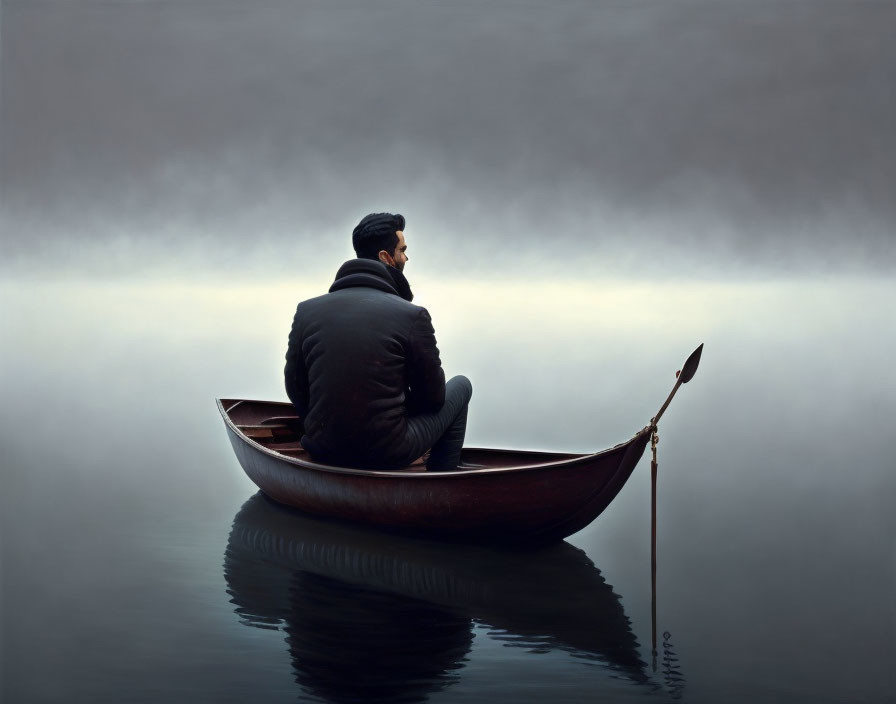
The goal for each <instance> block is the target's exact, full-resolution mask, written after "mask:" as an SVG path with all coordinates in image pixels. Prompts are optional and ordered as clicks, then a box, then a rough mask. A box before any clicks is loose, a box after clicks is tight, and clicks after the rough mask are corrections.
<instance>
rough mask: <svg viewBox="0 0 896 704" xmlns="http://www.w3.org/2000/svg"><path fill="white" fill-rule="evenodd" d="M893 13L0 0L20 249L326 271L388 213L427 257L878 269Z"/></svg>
mask: <svg viewBox="0 0 896 704" xmlns="http://www.w3.org/2000/svg"><path fill="white" fill-rule="evenodd" d="M894 27H896V4H894V3H892V2H878V3H875V2H861V1H857V0H850V1H848V2H847V1H846V0H838V1H835V2H830V1H824V0H813V1H812V2H801V1H788V2H763V1H755V2H754V1H751V2H721V3H720V2H715V1H713V2H709V1H705V2H704V1H700V2H696V1H695V2H685V1H673V2H659V1H657V2H649V1H647V0H632V1H630V2H606V1H600V0H591V1H578V0H570V1H560V2H551V3H547V2H531V1H528V0H500V1H496V2H486V3H483V2H472V1H466V0H454V1H451V2H447V1H446V2H433V1H426V0H414V1H413V2H411V1H402V0H383V1H379V2H364V3H361V2H355V1H353V2H345V1H342V0H326V1H325V2H324V1H323V0H321V1H312V2H292V1H287V0H262V1H259V2H231V1H230V0H214V1H212V0H183V1H180V2H174V1H173V0H170V1H169V0H145V1H142V2H138V1H132V2H126V1H124V0H120V1H119V0H79V1H78V2H70V1H64V0H27V1H26V0H3V4H2V181H3V183H2V185H3V191H2V195H3V215H2V220H0V227H2V228H3V233H2V238H3V241H4V249H6V250H7V251H8V252H12V254H13V257H12V259H13V260H14V261H17V262H18V263H19V264H20V265H22V266H32V265H34V263H35V262H36V261H37V260H38V259H44V260H45V261H47V262H49V263H50V264H51V265H60V266H62V265H68V266H74V267H79V266H82V265H88V264H89V263H90V262H91V261H94V263H95V262H96V261H98V260H99V259H102V260H103V262H104V263H102V264H99V265H98V266H100V268H102V266H111V267H116V268H117V267H121V268H124V269H127V268H128V267H137V268H139V267H140V262H141V261H148V260H153V261H155V262H156V263H157V264H158V265H159V266H162V267H164V266H166V265H167V264H168V263H171V264H172V265H173V264H174V261H175V260H178V261H180V262H181V263H182V262H183V261H184V260H189V261H193V260H195V261H207V262H212V263H214V264H215V265H219V264H221V263H222V262H223V263H227V264H232V265H234V266H237V265H239V263H240V262H246V261H250V260H251V261H252V262H254V263H255V264H256V265H258V266H260V267H261V268H265V267H273V268H276V267H278V266H283V263H282V262H283V260H284V258H286V259H289V258H294V257H300V256H307V254H308V253H309V252H310V253H311V254H312V257H313V258H314V259H318V258H319V259H320V260H321V261H325V262H326V266H330V265H331V264H333V262H334V261H335V260H338V259H340V258H342V257H343V255H344V256H348V255H350V253H351V251H350V249H349V245H348V234H349V232H350V230H351V227H352V226H353V225H354V224H355V222H356V221H357V220H358V219H359V218H360V217H361V216H362V215H364V214H365V213H367V212H369V211H371V210H392V211H398V212H402V213H404V214H406V215H407V216H408V220H409V224H408V234H409V244H410V245H411V247H412V252H413V251H414V250H416V253H417V254H418V255H419V256H420V257H421V258H422V261H423V262H430V263H431V264H433V265H435V264H436V263H441V262H445V261H448V262H453V263H454V264H455V265H464V266H468V265H470V264H472V265H473V266H474V267H475V265H476V264H479V263H483V262H485V263H487V262H491V261H493V260H494V258H495V257H497V256H501V257H502V258H503V259H504V260H506V261H508V262H513V261H516V260H522V259H526V258H527V257H528V258H529V259H531V260H533V261H535V260H538V259H539V258H540V257H544V258H546V259H547V260H548V263H549V264H550V262H551V260H554V261H556V258H558V257H562V258H564V259H565V260H566V265H567V266H568V265H569V262H570V261H580V260H581V261H592V260H597V259H600V260H601V261H603V262H604V264H605V265H606V266H607V267H608V268H613V267H614V264H615V263H618V264H619V266H620V267H621V268H623V269H624V268H626V267H635V266H638V265H639V262H640V260H642V259H645V258H651V257H652V258H654V259H659V260H662V261H670V260H671V261H675V262H678V263H679V264H680V265H683V266H685V267H686V268H688V267H692V268H694V269H695V270H696V269H701V267H702V268H704V269H706V268H712V267H713V266H715V265H717V264H721V265H722V266H723V267H731V266H733V267H736V268H739V269H743V270H750V269H755V270H762V269H770V270H778V269H782V270H798V269H803V268H806V269H829V268H831V267H832V266H839V264H840V262H842V261H844V260H847V262H848V264H849V265H850V266H872V267H875V268H883V269H887V270H889V269H892V268H893V264H894V261H896V248H894V244H893V240H894V238H896V235H894V233H893V226H894V223H896V198H894V195H896V129H894V125H896V48H894V43H893V41H892V37H893V29H894ZM414 236H416V240H415V239H413V237H414ZM153 253H155V254H153ZM153 257H155V259H153ZM413 258H414V257H413V256H412V259H413ZM427 258H428V259H427ZM169 260H171V261H170V262H169ZM418 261H420V260H418ZM834 263H836V264H834Z"/></svg>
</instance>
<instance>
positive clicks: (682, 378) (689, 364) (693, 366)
mask: <svg viewBox="0 0 896 704" xmlns="http://www.w3.org/2000/svg"><path fill="white" fill-rule="evenodd" d="M701 354H703V343H700V346H699V347H698V348H697V349H695V350H694V351H693V352H691V356H690V357H688V358H687V359H686V360H685V362H684V366H682V368H681V370H680V371H679V372H678V374H677V376H678V380H677V381H676V382H675V386H673V387H672V393H670V394H669V398H667V399H666V402H665V403H664V404H663V406H662V408H660V410H659V411H658V412H657V414H656V415H655V416H654V417H653V418H652V419H651V421H650V425H651V426H653V427H654V429H655V428H656V424H657V423H659V422H660V418H662V417H663V413H665V412H666V409H667V408H668V407H669V403H671V401H672V397H673V396H675V392H676V391H678V387H679V386H681V385H682V384H687V383H688V382H689V381H690V380H691V379H693V378H694V374H696V373H697V367H698V366H699V365H700V355H701Z"/></svg>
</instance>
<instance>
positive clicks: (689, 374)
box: [678, 342, 703, 384]
mask: <svg viewBox="0 0 896 704" xmlns="http://www.w3.org/2000/svg"><path fill="white" fill-rule="evenodd" d="M701 354H703V343H702V342H701V343H700V346H699V347H698V348H697V349H695V350H694V351H693V352H691V356H690V357H688V358H687V361H685V363H684V366H683V367H682V368H681V374H679V376H678V378H679V379H680V380H681V383H682V384H687V383H688V382H689V381H690V380H691V379H693V378H694V374H696V373H697V367H698V366H700V355H701Z"/></svg>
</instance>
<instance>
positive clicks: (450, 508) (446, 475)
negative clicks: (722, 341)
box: [217, 345, 703, 545]
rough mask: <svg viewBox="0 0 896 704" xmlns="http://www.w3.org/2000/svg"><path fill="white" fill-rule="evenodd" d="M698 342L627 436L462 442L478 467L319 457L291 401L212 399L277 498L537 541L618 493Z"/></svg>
mask: <svg viewBox="0 0 896 704" xmlns="http://www.w3.org/2000/svg"><path fill="white" fill-rule="evenodd" d="M702 347H703V346H702V345H701V346H700V347H698V348H697V350H695V351H694V353H693V354H692V355H691V356H690V357H689V358H688V360H687V362H685V365H684V366H683V368H682V372H681V375H680V378H679V379H678V381H677V382H676V384H675V387H674V388H673V390H672V393H671V394H670V395H669V398H667V400H666V403H665V404H664V405H663V407H662V408H661V409H660V411H659V413H657V415H656V416H654V418H653V419H651V423H650V424H649V425H647V426H646V427H644V428H642V429H641V430H639V431H638V432H637V433H635V435H634V436H633V437H632V438H630V439H629V440H627V441H626V442H623V443H620V444H619V445H616V446H615V447H611V448H609V449H607V450H602V451H600V452H594V453H588V454H569V453H559V452H527V451H519V450H500V449H486V448H464V450H463V455H462V462H463V464H465V465H468V466H469V465H473V466H475V468H463V469H458V470H456V471H451V472H428V471H425V467H423V465H420V464H416V465H411V466H410V467H407V468H403V469H399V470H390V471H385V470H384V471H379V470H367V469H354V468H349V467H336V466H332V465H326V464H320V463H318V462H314V461H313V460H312V459H311V458H310V457H309V455H308V454H307V452H305V450H304V449H303V448H302V446H301V444H300V443H299V438H300V434H301V419H300V418H298V416H297V415H296V414H295V411H294V408H293V406H292V405H291V404H289V403H283V402H276V401H254V400H245V399H233V398H230V399H218V400H217V403H218V410H219V412H220V413H221V416H222V418H223V419H224V424H225V427H226V429H227V435H228V437H229V439H230V443H231V445H232V446H233V450H234V452H235V453H236V456H237V459H238V461H239V463H240V465H241V466H242V468H243V470H244V471H245V472H246V474H247V475H248V477H249V478H250V479H251V480H252V481H253V482H254V483H255V484H256V485H257V486H258V488H259V489H261V490H262V491H263V492H264V493H265V494H267V495H268V496H269V497H270V498H272V499H274V500H275V501H278V502H280V503H282V504H286V505H289V506H292V507H294V508H297V509H299V510H300V511H303V512H304V513H307V514H309V515H313V516H321V517H327V518H337V519H340V520H345V521H350V522H354V523H361V524H365V525H368V526H372V527H376V528H379V529H384V530H387V531H392V532H398V533H406V534H412V535H419V536H427V537H432V538H439V539H447V540H457V541H463V542H494V543H518V544H529V545H532V544H541V543H549V542H553V541H558V540H562V539H563V538H566V537H567V536H570V535H572V534H573V533H576V532H578V531H580V530H581V529H582V528H584V527H585V526H587V525H588V524H589V523H591V522H592V521H593V520H594V519H595V518H597V516H598V515H600V513H601V512H602V511H603V510H604V509H605V508H606V507H607V506H609V505H610V502H611V501H612V500H613V499H614V498H616V496H617V495H618V494H619V492H620V490H621V489H622V487H623V486H624V485H625V482H626V481H627V480H628V478H629V477H630V476H631V474H632V472H633V471H634V469H635V466H636V465H637V464H638V461H639V460H640V459H641V456H642V455H643V454H644V449H645V447H646V446H647V443H648V441H649V440H650V437H651V434H652V433H653V432H654V430H655V429H656V423H657V422H658V421H659V417H660V416H661V415H662V414H663V412H664V411H665V409H666V407H667V406H668V405H669V402H670V401H671V399H672V396H673V395H674V394H675V392H676V390H677V389H678V387H679V385H680V384H682V383H686V382H687V381H688V380H690V378H691V377H692V376H693V373H694V371H696V365H697V363H698V362H699V357H700V351H701V350H702Z"/></svg>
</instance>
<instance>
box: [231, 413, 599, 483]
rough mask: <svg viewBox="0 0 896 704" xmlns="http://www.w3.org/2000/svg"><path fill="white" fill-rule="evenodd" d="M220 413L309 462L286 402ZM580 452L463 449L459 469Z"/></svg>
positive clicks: (544, 460)
mask: <svg viewBox="0 0 896 704" xmlns="http://www.w3.org/2000/svg"><path fill="white" fill-rule="evenodd" d="M220 404H221V407H222V409H223V410H224V412H225V413H226V414H227V416H228V417H229V418H230V420H231V421H232V422H233V424H234V425H235V426H236V427H237V430H239V431H240V432H241V433H242V434H243V435H245V436H246V437H247V438H250V439H251V440H253V441H254V442H256V443H258V444H259V445H261V446H263V447H265V448H267V449H269V450H273V451H274V452H277V453H278V454H281V455H284V456H285V457H290V458H295V459H298V460H306V461H309V462H311V461H313V460H312V459H311V457H310V456H309V455H308V453H307V451H306V450H305V449H304V448H303V447H302V444H301V442H300V441H301V437H302V420H301V418H299V416H298V415H297V414H296V413H295V409H294V408H293V406H292V404H290V403H283V402H277V401H249V400H240V399H220ZM584 456H586V455H583V454H574V453H562V452H535V451H521V450H496V449H484V448H466V447H465V448H464V450H463V455H462V458H461V462H462V465H461V467H459V469H469V470H471V471H472V470H476V469H483V468H493V467H514V466H520V467H523V466H531V465H540V464H550V463H552V462H558V461H562V460H570V459H574V458H576V457H584ZM424 460H425V458H424V457H419V458H417V460H415V461H414V462H413V463H411V464H410V465H409V466H407V467H405V468H403V470H402V471H407V472H426V471H427V469H426V464H425V461H424Z"/></svg>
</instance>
